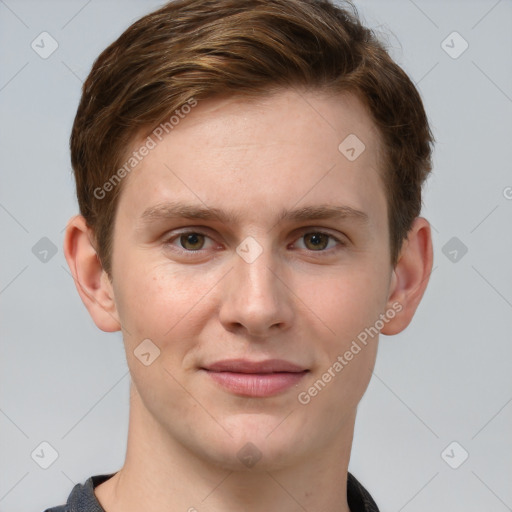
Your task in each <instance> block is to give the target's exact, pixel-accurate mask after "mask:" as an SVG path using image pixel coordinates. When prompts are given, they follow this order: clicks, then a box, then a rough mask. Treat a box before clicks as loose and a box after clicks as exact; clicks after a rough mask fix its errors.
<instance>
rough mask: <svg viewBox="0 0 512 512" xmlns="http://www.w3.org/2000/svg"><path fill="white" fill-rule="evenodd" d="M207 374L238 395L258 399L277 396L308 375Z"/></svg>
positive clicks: (210, 372) (301, 373) (285, 373)
mask: <svg viewBox="0 0 512 512" xmlns="http://www.w3.org/2000/svg"><path fill="white" fill-rule="evenodd" d="M207 373H208V375H210V377H211V378H212V379H213V380H214V381H215V382H217V383H218V384H220V385H221V386H222V387H223V388H225V389H227V390H228V391H231V392H232V393H234V394H236V395H242V396H250V397H258V398H262V397H267V396H272V395H277V394H278V393H280V392H282V391H285V390H286V389H288V388H291V387H292V386H295V385H296V384H298V383H299V381H300V380H301V379H302V378H303V377H304V375H305V374H306V372H305V371H304V372H297V373H288V372H276V373H234V372H212V371H208V370H207Z"/></svg>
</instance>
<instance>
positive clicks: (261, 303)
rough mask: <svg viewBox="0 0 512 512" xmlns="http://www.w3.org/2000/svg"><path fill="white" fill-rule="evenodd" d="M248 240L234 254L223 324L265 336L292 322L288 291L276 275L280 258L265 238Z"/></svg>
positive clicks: (224, 303)
mask: <svg viewBox="0 0 512 512" xmlns="http://www.w3.org/2000/svg"><path fill="white" fill-rule="evenodd" d="M251 238H252V237H248V239H245V240H244V241H243V242H242V243H241V244H240V245H239V246H238V247H237V254H234V261H233V266H234V268H233V270H232V272H230V273H229V286H228V291H227V294H226V295H225V296H224V299H223V304H222V307H221V311H222V315H221V316H222V318H221V319H222V321H223V322H227V323H230V324H235V323H236V324H241V325H243V326H245V327H246V329H247V330H248V331H250V332H251V333H253V334H254V333H260V334H263V333H265V331H266V330H267V329H269V328H271V327H272V326H274V325H276V324H278V325H281V326H284V325H287V324H288V323H289V322H290V320H291V307H290V306H291V305H290V297H288V296H287V293H286V290H287V288H286V287H285V286H284V284H283V283H282V282H281V280H280V279H279V278H278V277H277V276H276V274H278V272H279V261H278V257H277V255H276V254H275V253H274V252H273V251H272V248H271V247H270V246H269V244H266V243H265V242H264V240H263V239H260V240H258V241H256V240H255V239H254V238H252V239H251Z"/></svg>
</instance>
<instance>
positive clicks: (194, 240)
mask: <svg viewBox="0 0 512 512" xmlns="http://www.w3.org/2000/svg"><path fill="white" fill-rule="evenodd" d="M200 236H202V235H198V234H197V233H193V234H190V235H183V236H182V243H183V245H184V246H185V247H187V244H188V245H192V246H194V245H197V244H199V237H200ZM192 248H195V249H197V247H192Z"/></svg>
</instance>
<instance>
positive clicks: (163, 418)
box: [112, 90, 393, 468]
mask: <svg viewBox="0 0 512 512" xmlns="http://www.w3.org/2000/svg"><path fill="white" fill-rule="evenodd" d="M354 135H355V136H356V137H357V139H359V142H358V140H357V139H355V138H354ZM348 136H351V138H349V139H347V141H346V142H345V143H343V141H344V140H345V139H346V138H347V137H348ZM361 142H362V143H363V144H364V151H362V152H361V149H362V148H363V146H361ZM340 144H341V149H339V146H340ZM134 147H137V144H135V146H134ZM351 148H352V149H353V150H352V149H351ZM359 153H360V154H359ZM354 157H356V158H354ZM381 162H382V158H381V153H380V140H379V135H378V132H377V131H376V129H375V127H374V125H373V123H372V122H371V120H370V118H369V116H368V114H367V113H366V111H365V109H364V107H363V106H362V104H361V103H359V101H358V100H357V99H356V98H355V97H353V96H350V95H346V96H337V97H327V96H323V95H320V94H319V93H318V94H317V93H312V92H308V93H301V94H298V92H295V91H292V90H286V91H282V92H280V93H278V94H275V95H273V96H269V97H266V98H264V99H260V100H257V101H252V102H249V101H248V100H244V99H233V98H228V99H211V100H205V101H202V102H199V104H198V105H197V106H196V107H195V108H194V109H193V110H192V112H191V113H190V114H188V116H186V117H185V118H184V119H182V120H181V121H180V122H179V124H178V125H177V126H175V127H174V129H173V130H172V132H170V133H169V134H168V135H166V136H165V137H163V138H162V140H161V141H159V142H158V143H157V144H156V146H155V147H154V148H153V149H152V150H151V151H150V152H149V154H148V155H147V156H146V157H145V158H144V160H143V161H142V162H141V163H140V164H139V165H138V166H137V168H136V170H134V171H133V172H132V174H130V175H129V176H128V177H126V178H125V182H124V183H123V191H122V194H121V197H120V202H119V205H118V212H117V217H116V223H115V228H114V243H113V253H112V283H113V284H112V286H113V294H114V297H115V305H116V313H117V316H118V318H119V320H120V323H121V325H122V327H123V335H124V341H125V348H126V356H127V361H128V365H129V368H130V372H131V375H132V381H133V385H134V386H135V390H136V397H137V398H136V400H135V402H134V403H132V407H135V408H136V410H135V414H149V415H151V417H152V418H154V420H156V422H157V424H158V425H159V427H160V428H161V429H163V431H164V432H166V433H167V434H168V439H169V442H170V443H173V442H175V443H179V444H180V445H181V446H184V447H186V448H187V449H188V450H190V451H191V452H192V453H194V454H196V455H198V456H199V457H201V458H203V459H205V460H206V459H207V460H209V461H211V462H215V463H216V464H220V465H223V466H224V467H226V468H235V467H237V468H239V466H240V454H241V453H242V454H243V453H246V452H247V451H248V452H251V451H252V452H253V453H249V455H255V454H258V453H261V454H262V459H261V462H260V463H259V464H262V465H263V466H264V467H267V468H276V467H280V466H285V465H288V464H296V463H298V462H299V461H300V460H304V459H306V458H307V457H309V456H311V455H312V454H317V455H318V454H319V453H323V452H327V451H328V450H332V449H333V447H336V446H340V445H341V443H342V442H343V439H346V437H347V436H349V437H350V436H351V430H352V428H353V422H354V418H355V412H356V407H357V404H358V402H359V401H360V399H361V397H362V395H363V393H364V392H365V390H366V387H367V385H368V382H369V380H370V376H371V371H372V369H373V365H374V361H375V356H376V351H377V339H378V335H375V334H374V333H375V326H377V328H379V326H381V323H382V319H383V318H384V315H386V314H388V310H389V308H391V303H390V302H389V300H388V299H389V296H390V283H391V276H392V273H393V269H392V267H391V263H390V248H389V242H388V237H389V231H388V225H387V213H386V212H387V209H386V197H385V193H384V188H383V183H382V179H381V175H380V174H381V172H382V169H381V168H380V165H381ZM383 314H384V315H383ZM379 318H380V319H381V320H380V323H379ZM371 328H373V331H371ZM365 329H367V331H365ZM368 329H370V332H372V333H373V337H372V336H369V335H368V332H369V331H368ZM363 332H366V338H367V339H366V343H363V342H362V341H361V340H362V339H363V338H364V335H362V334H361V333H363ZM358 336H359V338H358ZM143 340H151V341H150V342H148V341H145V342H144V343H145V345H140V344H141V342H143ZM354 342H355V344H356V345H354ZM139 346H140V347H139ZM356 346H357V347H359V350H357V348H356ZM138 347H139V348H138ZM156 347H158V350H159V355H158V357H156V358H155V359H154V360H153V358H154V356H155V355H156V354H158V350H157V349H156ZM142 348H144V350H142ZM134 351H135V353H134ZM141 351H142V352H149V353H150V355H149V356H147V355H146V356H144V357H145V362H146V363H149V362H150V364H147V365H146V364H143V363H142V362H141V360H139V358H138V357H137V356H136V354H139V353H140V352H141ZM350 354H351V356H350ZM247 443H252V444H250V445H247V446H246V444H247ZM244 446H245V448H243V447H244ZM241 449H242V452H240V453H239V450H241ZM243 450H245V452H244V451H243Z"/></svg>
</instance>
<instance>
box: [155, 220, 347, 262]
mask: <svg viewBox="0 0 512 512" xmlns="http://www.w3.org/2000/svg"><path fill="white" fill-rule="evenodd" d="M171 233H173V234H172V236H167V234H166V235H164V242H165V245H172V246H173V250H176V251H178V252H180V253H181V254H186V255H190V256H193V255H194V254H197V255H199V254H202V253H203V252H204V251H207V250H208V249H198V250H196V251H191V250H187V249H183V248H181V247H177V246H174V245H173V242H174V241H176V239H178V238H179V237H180V236H182V235H187V234H197V235H202V236H204V237H206V238H210V240H211V241H212V242H213V243H215V240H214V238H213V236H211V231H210V230H209V228H206V227H197V228H195V227H194V226H187V227H186V228H182V229H181V230H179V231H176V230H173V231H172V232H171ZM310 233H316V234H323V235H326V236H328V237H329V238H330V239H331V240H334V241H335V242H336V247H331V248H330V249H323V250H319V251H314V250H310V249H300V250H305V251H307V252H308V253H310V254H315V253H318V254H319V255H321V254H332V253H333V252H336V251H337V250H339V249H341V248H343V247H346V246H347V245H348V243H349V242H348V237H347V236H346V235H343V234H341V235H342V236H340V235H334V234H332V233H331V232H330V231H329V229H328V228H318V227H316V226H304V227H302V228H298V229H296V230H295V231H294V232H293V238H294V242H293V243H296V242H297V240H298V239H300V238H301V237H303V236H304V235H306V234H310Z"/></svg>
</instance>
